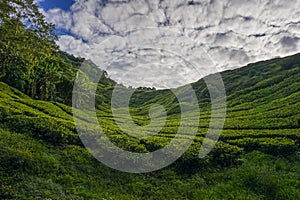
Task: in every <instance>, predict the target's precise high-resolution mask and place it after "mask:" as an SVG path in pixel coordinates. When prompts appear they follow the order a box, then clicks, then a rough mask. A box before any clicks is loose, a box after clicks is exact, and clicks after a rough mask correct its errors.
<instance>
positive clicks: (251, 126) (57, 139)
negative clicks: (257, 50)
mask: <svg viewBox="0 0 300 200" xmlns="http://www.w3.org/2000/svg"><path fill="white" fill-rule="evenodd" d="M299 57H300V55H295V56H291V57H287V58H283V59H275V60H271V61H265V62H260V63H257V64H251V65H249V66H246V67H244V68H240V69H236V70H232V71H226V72H223V73H221V75H222V77H223V80H224V84H225V88H226V92H227V116H226V123H225V125H224V130H223V132H222V134H221V136H220V141H219V142H218V143H217V146H216V148H215V149H214V151H213V152H212V153H211V155H210V156H211V157H209V159H210V160H211V161H212V162H214V161H216V160H217V163H219V164H225V165H226V163H227V164H231V163H232V162H234V159H235V158H236V157H237V155H239V154H241V153H242V152H243V151H246V152H248V151H253V150H257V149H258V150H262V151H265V152H268V153H271V154H290V153H292V152H294V151H296V150H297V149H298V145H299V138H300V129H299V119H300V111H299V100H300V79H299V74H300V68H299V66H300V59H299ZM116 87H122V86H116ZM192 87H193V88H194V90H195V91H196V94H197V97H198V102H196V101H192V102H190V101H186V102H179V101H178V99H177V98H176V96H175V95H174V94H173V93H172V92H171V91H170V90H158V91H155V90H137V91H136V92H135V93H134V95H133V96H132V98H131V100H130V108H129V112H130V115H127V114H126V109H127V108H122V107H114V106H113V108H111V107H110V105H111V102H110V96H111V92H112V91H113V90H114V88H113V87H112V86H111V85H107V86H106V85H105V84H102V85H101V87H100V90H99V91H98V94H97V97H96V98H97V100H96V102H97V103H98V105H97V116H98V120H99V124H100V125H101V126H102V129H103V130H104V132H105V133H106V134H107V135H108V136H109V137H110V139H111V140H112V141H113V142H114V143H115V144H116V145H118V146H119V147H121V148H124V149H127V150H130V151H137V152H147V151H153V150H156V149H159V148H162V147H163V146H165V145H166V144H168V143H169V142H170V141H171V140H172V139H173V138H174V136H175V135H176V133H177V131H178V127H179V125H182V126H185V127H187V128H186V129H184V130H185V132H182V133H180V135H179V137H178V138H177V139H179V140H180V139H186V138H190V137H191V135H193V132H194V130H195V127H197V129H198V130H196V133H197V136H196V138H195V140H194V144H193V145H192V147H191V148H190V149H189V151H188V152H187V153H186V154H185V155H184V157H183V158H182V159H183V161H184V160H189V159H195V160H198V158H197V157H198V153H199V150H200V147H201V144H202V141H203V138H204V137H205V136H206V133H207V130H208V126H209V123H210V122H211V120H214V116H211V114H210V113H211V111H210V98H209V91H208V89H207V88H206V85H205V82H204V81H203V80H199V81H198V82H196V83H193V84H192ZM179 90H182V89H180V88H179ZM182 91H184V90H182ZM154 104H160V105H163V106H164V108H165V110H166V111H167V118H166V119H167V120H166V121H164V119H165V118H164V117H163V116H162V115H161V110H160V109H153V110H152V115H151V116H152V121H154V122H155V123H151V120H150V116H149V110H150V109H151V108H152V106H153V105H154ZM195 104H197V106H198V105H199V108H200V113H199V112H196V111H195V110H194V109H193V108H195V107H194V106H195ZM180 105H181V106H185V107H186V108H190V109H187V110H186V112H185V113H181V112H180ZM0 110H1V118H0V120H1V126H2V127H4V128H7V129H9V130H10V131H13V132H17V133H22V134H27V135H30V136H31V137H33V138H37V139H40V140H42V141H44V142H46V143H50V144H52V145H57V146H61V145H64V144H76V145H80V146H81V145H82V144H81V142H80V139H79V137H78V135H77V133H76V127H75V124H74V121H73V116H72V108H71V107H69V106H66V105H63V104H59V103H54V102H45V101H37V100H32V99H31V98H29V97H27V96H26V95H24V94H22V93H21V92H19V91H17V90H16V89H14V88H11V87H9V86H8V85H6V84H4V83H1V87H0ZM112 110H113V111H114V112H112ZM113 113H118V114H117V115H116V114H115V115H113ZM182 116H184V117H186V118H187V119H188V120H187V121H185V122H182V121H181V118H180V117H182ZM88 118H89V116H86V114H84V113H82V116H81V117H80V120H83V121H86V120H88ZM132 120H133V122H134V123H135V126H139V127H140V128H139V129H138V130H139V131H138V133H135V132H137V131H135V128H134V126H131V125H130V123H128V122H129V121H132ZM198 120H199V122H198ZM118 123H121V124H125V126H124V127H123V129H122V128H120V126H118ZM189 127H190V129H189ZM90 129H96V127H95V126H93V125H91V126H90ZM132 133H133V134H140V135H139V136H143V137H144V138H142V139H139V138H135V137H132V136H130V135H133V134H132ZM152 135H155V136H153V137H149V138H147V137H146V136H152ZM221 154H224V155H226V156H225V157H226V159H221V160H218V159H217V157H218V156H219V155H221ZM225 157H224V158H225ZM197 162H198V161H197ZM200 164H201V162H200Z"/></svg>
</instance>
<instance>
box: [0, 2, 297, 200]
mask: <svg viewBox="0 0 300 200" xmlns="http://www.w3.org/2000/svg"><path fill="white" fill-rule="evenodd" d="M17 7H18V9H16V8H17ZM0 11H1V12H0V19H1V20H0V45H1V46H0V71H1V73H0V81H1V82H0V146H1V148H0V199H100V200H103V199H300V190H299V188H300V165H299V164H300V163H299V162H300V154H299V152H300V150H299V141H300V140H299V139H300V111H299V104H300V103H299V100H300V76H299V75H300V54H297V55H294V56H290V57H286V58H281V59H273V60H270V61H264V62H260V63H255V64H250V65H248V66H246V67H243V68H240V69H236V70H233V71H226V72H223V73H221V75H222V77H223V80H224V83H225V87H226V92H227V106H228V109H227V110H228V112H227V117H226V123H225V126H224V130H223V131H222V135H221V137H220V139H219V141H218V143H217V144H216V146H215V147H214V149H213V150H212V152H210V153H209V155H208V156H207V157H205V158H204V159H199V158H198V155H199V151H200V148H201V144H202V142H203V138H204V137H205V136H206V133H207V130H208V125H209V122H210V120H211V117H212V116H211V108H210V103H211V102H210V98H209V91H208V88H207V87H206V84H205V82H204V81H203V79H201V80H199V81H198V82H195V83H193V84H192V87H193V88H194V89H195V91H196V94H197V97H198V102H194V103H196V104H199V106H200V108H201V113H200V123H199V128H198V131H197V136H196V138H195V139H194V141H193V144H192V145H191V147H190V148H189V149H188V151H187V152H186V153H185V154H184V155H183V156H182V157H181V158H179V159H178V160H177V161H176V162H175V163H173V164H172V165H171V166H169V167H167V168H165V169H162V170H160V171H155V172H151V173H148V174H126V173H122V172H119V171H116V170H113V169H110V168H108V167H106V166H104V165H103V164H101V163H100V162H98V161H97V160H96V159H95V158H93V157H92V155H91V154H90V153H89V152H88V151H87V150H86V149H85V148H84V147H83V145H82V143H81V141H80V139H79V137H78V134H77V132H76V127H75V123H74V119H73V114H72V108H71V107H70V105H71V104H72V88H73V84H74V80H75V76H76V74H77V73H82V72H81V71H80V69H79V68H80V66H82V65H86V67H87V68H88V71H89V73H90V74H96V73H97V72H98V71H99V70H98V68H97V66H96V65H95V64H94V63H92V62H91V61H86V60H85V59H83V58H76V57H74V56H72V55H69V54H67V53H65V52H61V51H60V50H59V49H58V47H57V46H56V45H55V40H56V36H55V34H54V33H53V30H54V26H53V25H52V24H48V23H46V22H45V21H44V17H43V16H42V15H41V14H40V13H39V12H38V9H37V6H36V5H35V4H33V1H32V0H22V1H17V0H14V1H7V0H4V1H1V2H0ZM100 72H101V73H103V75H104V76H102V78H101V79H100V80H99V83H91V84H98V85H97V86H98V90H97V95H96V103H97V105H96V109H97V117H98V120H99V123H100V125H101V126H102V128H103V130H104V132H105V134H106V135H107V136H108V137H109V138H110V139H111V141H112V142H114V143H115V144H116V145H117V146H119V147H120V148H123V149H127V150H130V151H134V152H151V151H154V150H157V149H160V148H162V147H164V146H165V145H167V144H168V143H169V142H170V141H171V140H172V139H174V136H175V134H176V133H177V131H178V127H179V124H180V116H181V115H185V116H188V117H189V121H188V122H185V124H182V125H183V126H186V127H189V126H190V125H191V124H194V123H193V122H194V120H196V119H197V118H199V113H197V112H195V111H193V110H189V111H188V112H186V113H180V104H179V102H178V100H177V98H176V97H175V95H174V94H173V93H172V92H171V91H170V90H155V89H153V88H144V87H140V88H138V89H137V90H136V91H135V92H134V94H133V96H132V98H131V99H130V114H131V116H126V115H125V114H120V115H117V116H113V114H112V113H113V112H112V111H120V112H121V113H124V109H125V108H122V107H118V106H116V105H111V103H110V98H111V95H112V91H113V89H115V88H123V89H125V90H126V89H128V90H129V89H130V88H125V87H124V86H122V85H119V84H117V83H116V82H115V81H113V80H111V79H109V78H108V77H107V73H106V72H103V71H100ZM86 80H87V82H88V80H89V79H88V77H87V76H86ZM181 89H182V88H181ZM181 91H182V90H181ZM83 92H84V91H83ZM81 100H82V99H79V100H78V101H81ZM155 103H158V104H161V105H163V106H164V108H165V109H166V111H167V114H168V116H167V121H166V123H165V124H163V122H161V124H155V125H152V126H151V127H150V129H149V130H148V131H149V132H153V133H156V131H157V126H158V125H162V127H163V128H162V129H161V130H160V131H159V133H158V134H156V135H155V136H153V137H149V138H144V139H138V138H134V137H131V136H129V135H127V134H126V133H125V132H124V131H123V130H121V128H120V127H118V126H117V122H126V121H128V120H131V118H132V119H133V120H134V122H135V123H136V124H138V125H140V127H144V126H145V125H148V124H150V116H149V110H150V108H151V107H152V106H153V105H154V104H155ZM184 106H186V107H187V108H192V104H191V102H184ZM153 116H155V118H156V119H158V120H160V119H162V118H161V116H160V115H159V113H158V111H157V110H154V113H153ZM214 117H216V116H213V117H212V120H213V119H214ZM86 119H87V118H86V116H85V114H84V113H83V116H82V118H80V119H79V120H82V121H85V120H86ZM89 128H90V129H91V130H93V128H94V125H93V124H90V126H89ZM126 129H128V130H131V127H130V126H129V125H128V127H126ZM140 134H147V133H146V130H143V129H142V131H140ZM190 135H191V132H189V131H186V132H184V133H183V134H181V135H180V137H178V138H177V140H178V141H179V142H180V141H181V140H183V139H186V138H188V137H189V136H190Z"/></svg>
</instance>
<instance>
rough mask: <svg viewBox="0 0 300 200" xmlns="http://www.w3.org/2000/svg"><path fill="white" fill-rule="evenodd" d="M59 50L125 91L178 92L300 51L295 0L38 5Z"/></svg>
mask: <svg viewBox="0 0 300 200" xmlns="http://www.w3.org/2000/svg"><path fill="white" fill-rule="evenodd" d="M37 2H38V3H39V5H40V7H41V11H42V12H43V13H44V15H45V16H46V20H47V21H49V22H52V23H54V24H56V27H57V33H58V34H59V36H60V37H59V38H60V39H59V41H58V45H59V46H60V48H61V49H62V50H64V51H67V52H68V53H71V54H74V55H76V56H80V57H85V58H87V59H91V60H92V61H93V62H95V63H96V64H97V65H98V66H99V67H100V68H102V69H104V70H106V71H107V72H108V73H109V75H110V77H111V78H112V79H114V80H116V81H118V82H120V83H123V84H124V85H127V86H129V85H131V86H151V87H152V86H153V87H156V88H171V87H178V86H181V85H184V84H187V83H191V82H194V81H197V80H199V79H200V78H202V77H203V76H206V75H208V74H211V73H215V72H220V71H224V70H229V69H234V68H238V67H242V66H244V65H246V64H248V63H253V62H257V61H261V60H266V59H271V58H274V57H283V56H287V55H292V54H295V53H299V52H300V0H289V1H282V0H222V1H218V0H188V1H183V0H74V1H73V0H64V1H62V0H37Z"/></svg>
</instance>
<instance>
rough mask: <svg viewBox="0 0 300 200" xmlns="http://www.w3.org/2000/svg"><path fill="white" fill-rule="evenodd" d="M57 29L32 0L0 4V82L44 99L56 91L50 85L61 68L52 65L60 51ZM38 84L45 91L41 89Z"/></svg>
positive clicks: (5, 1)
mask: <svg viewBox="0 0 300 200" xmlns="http://www.w3.org/2000/svg"><path fill="white" fill-rule="evenodd" d="M54 28H55V27H54V25H53V24H50V23H47V22H46V21H45V17H44V16H43V14H42V13H40V11H39V9H38V6H37V5H36V4H35V3H34V2H33V0H9V1H8V0H1V1H0V66H1V69H0V72H1V75H0V80H2V81H5V82H7V83H9V84H11V85H12V86H14V87H17V88H18V89H20V90H22V91H24V92H25V93H27V94H29V95H31V96H32V97H34V98H36V97H39V98H43V99H45V98H46V97H47V96H48V94H49V92H48V91H50V90H51V88H53V84H50V83H49V81H53V80H55V79H56V77H57V76H58V73H57V72H58V67H56V66H54V64H53V63H54V62H52V61H53V60H56V52H57V50H58V46H57V45H56V44H55V40H57V36H56V35H55V33H54ZM45 61H46V62H45ZM47 61H49V62H50V61H51V62H50V64H49V63H48V62H47ZM41 72H42V73H41ZM39 75H41V76H39ZM46 75H47V78H45V76H46ZM42 76H43V77H42ZM37 80H38V81H37ZM43 81H44V83H42V82H43ZM37 82H38V83H39V85H42V86H40V87H42V88H44V89H41V88H38V86H37ZM51 83H52V82H51ZM37 93H42V94H37Z"/></svg>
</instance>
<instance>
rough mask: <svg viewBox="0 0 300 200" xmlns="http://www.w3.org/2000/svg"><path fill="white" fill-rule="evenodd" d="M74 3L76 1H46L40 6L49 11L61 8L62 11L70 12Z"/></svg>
mask: <svg viewBox="0 0 300 200" xmlns="http://www.w3.org/2000/svg"><path fill="white" fill-rule="evenodd" d="M73 3H74V0H45V1H42V2H40V3H39V5H40V6H41V7H42V8H43V9H44V10H45V11H48V10H50V9H53V8H60V9H62V10H65V11H67V10H69V9H70V7H71V5H72V4H73Z"/></svg>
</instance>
